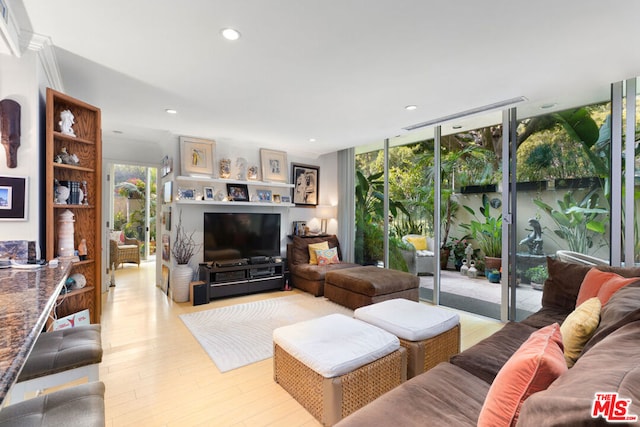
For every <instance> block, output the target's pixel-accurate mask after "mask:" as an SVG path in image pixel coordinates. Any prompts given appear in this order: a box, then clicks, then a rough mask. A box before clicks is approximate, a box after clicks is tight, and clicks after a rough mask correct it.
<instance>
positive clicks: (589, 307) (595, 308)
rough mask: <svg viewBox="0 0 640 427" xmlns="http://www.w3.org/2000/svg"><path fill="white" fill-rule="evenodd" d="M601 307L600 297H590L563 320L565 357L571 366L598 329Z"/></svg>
mask: <svg viewBox="0 0 640 427" xmlns="http://www.w3.org/2000/svg"><path fill="white" fill-rule="evenodd" d="M601 308H602V303H601V302H600V299H599V298H598V297H593V298H589V299H588V300H586V301H585V302H583V303H582V304H580V305H579V306H578V307H577V308H576V309H575V310H574V311H573V312H572V313H571V314H569V315H568V316H567V318H566V319H565V320H564V322H562V326H561V327H560V332H561V333H562V344H563V345H564V358H565V360H566V361H567V366H568V367H569V368H571V367H572V366H573V365H574V363H576V360H578V357H580V353H582V349H583V348H584V346H585V344H586V343H587V341H589V338H591V336H592V335H593V333H594V332H595V331H596V328H597V327H598V324H599V323H600V309H601Z"/></svg>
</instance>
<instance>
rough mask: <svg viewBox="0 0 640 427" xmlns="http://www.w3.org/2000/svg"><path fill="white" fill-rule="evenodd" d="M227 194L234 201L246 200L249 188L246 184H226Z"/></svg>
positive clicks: (247, 199)
mask: <svg viewBox="0 0 640 427" xmlns="http://www.w3.org/2000/svg"><path fill="white" fill-rule="evenodd" d="M227 195H228V196H229V200H233V201H234V202H248V201H249V189H248V188H247V184H227Z"/></svg>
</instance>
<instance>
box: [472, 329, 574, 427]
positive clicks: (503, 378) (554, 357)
mask: <svg viewBox="0 0 640 427" xmlns="http://www.w3.org/2000/svg"><path fill="white" fill-rule="evenodd" d="M567 369H568V368H567V364H566V362H565V360H564V353H563V351H562V337H561V335H560V325H558V324H557V323H554V324H552V325H549V326H545V327H544V328H542V329H540V330H537V331H535V332H534V333H532V334H531V335H530V336H529V338H528V339H527V341H525V342H524V343H523V344H522V345H521V346H520V348H519V349H518V350H517V351H516V352H515V353H514V354H513V356H511V358H510V359H509V360H508V361H507V363H505V364H504V366H503V367H502V369H500V371H499V372H498V375H496V379H495V380H494V381H493V383H492V384H491V387H490V388H489V392H488V393H487V397H486V398H485V400H484V404H483V405H482V410H481V411H480V417H479V418H478V426H483V427H498V426H511V425H515V424H516V422H517V421H518V416H519V414H520V407H521V406H522V403H523V402H524V401H525V399H527V397H529V396H531V395H532V394H533V393H537V392H539V391H542V390H545V389H546V388H547V387H548V386H549V384H551V383H552V382H553V381H555V379H556V378H558V377H559V376H560V375H562V374H563V373H564V372H566V371H567Z"/></svg>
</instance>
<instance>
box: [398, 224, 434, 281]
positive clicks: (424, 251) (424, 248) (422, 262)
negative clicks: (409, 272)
mask: <svg viewBox="0 0 640 427" xmlns="http://www.w3.org/2000/svg"><path fill="white" fill-rule="evenodd" d="M402 241H403V242H404V243H408V244H410V245H411V246H413V248H414V250H413V261H414V265H415V268H416V274H417V275H418V276H419V275H421V274H431V275H433V258H434V253H433V248H434V247H435V246H434V243H433V238H431V237H427V236H422V235H420V234H407V235H406V236H403V237H402Z"/></svg>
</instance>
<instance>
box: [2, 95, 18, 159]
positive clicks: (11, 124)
mask: <svg viewBox="0 0 640 427" xmlns="http://www.w3.org/2000/svg"><path fill="white" fill-rule="evenodd" d="M0 138H1V139H2V145H3V146H4V150H5V152H6V157H7V167H8V168H9V169H13V168H16V167H18V148H20V104H19V103H17V102H16V101H14V100H12V99H3V100H2V101H0Z"/></svg>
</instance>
